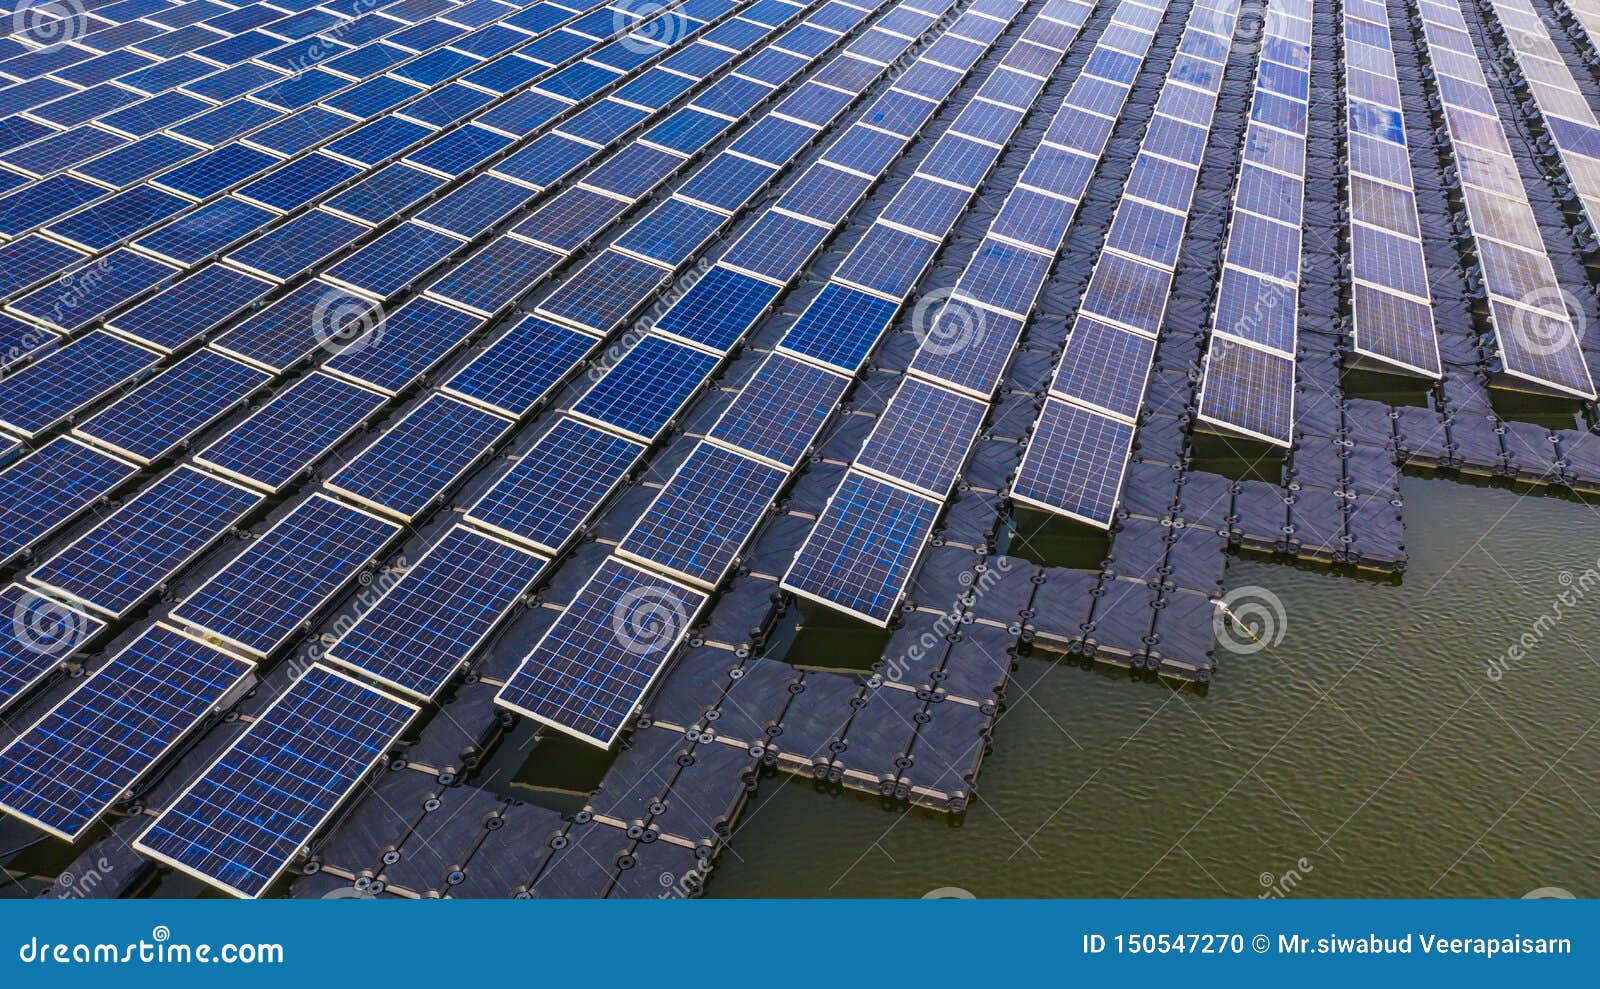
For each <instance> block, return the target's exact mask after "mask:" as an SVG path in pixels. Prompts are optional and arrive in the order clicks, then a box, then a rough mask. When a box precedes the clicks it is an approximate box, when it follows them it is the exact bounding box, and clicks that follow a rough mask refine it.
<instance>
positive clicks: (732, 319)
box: [655, 265, 779, 353]
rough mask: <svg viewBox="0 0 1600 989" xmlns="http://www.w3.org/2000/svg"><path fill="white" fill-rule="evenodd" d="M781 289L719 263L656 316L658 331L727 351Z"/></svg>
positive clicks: (748, 329)
mask: <svg viewBox="0 0 1600 989" xmlns="http://www.w3.org/2000/svg"><path fill="white" fill-rule="evenodd" d="M778 291H779V289H778V287H777V286H776V285H773V284H771V283H769V282H764V281H761V280H759V279H756V278H751V277H750V276H749V275H742V274H740V273H739V272H737V271H732V270H730V269H728V268H724V267H721V266H720V265H719V266H717V267H714V268H712V269H711V270H710V271H708V272H706V274H705V277H703V278H701V279H700V280H699V281H698V282H695V284H694V287H692V288H690V289H689V291H688V292H685V293H684V294H683V296H682V297H681V298H679V299H678V301H677V302H675V303H673V305H672V308H671V309H668V310H667V311H666V312H665V313H663V314H662V316H661V318H660V319H658V320H656V325H655V331H656V332H657V333H662V334H665V335H667V336H673V337H677V338H678V339H680V340H683V341H684V342H686V343H692V344H698V345H699V346H702V347H705V348H707V349H710V350H714V351H717V352H719V353H727V352H728V351H729V350H731V349H732V348H733V345H734V344H736V343H738V342H739V340H740V339H741V338H742V337H743V336H744V335H745V334H746V333H748V332H749V331H750V328H751V327H752V326H753V325H755V321H756V320H757V319H758V318H759V317H760V316H761V314H762V313H764V312H766V311H767V307H768V306H770V305H772V302H773V300H774V299H776V298H777V297H778Z"/></svg>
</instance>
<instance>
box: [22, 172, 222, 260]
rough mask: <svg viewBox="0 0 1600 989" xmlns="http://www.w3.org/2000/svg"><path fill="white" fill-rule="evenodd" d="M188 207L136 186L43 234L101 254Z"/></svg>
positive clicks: (175, 198) (174, 198)
mask: <svg viewBox="0 0 1600 989" xmlns="http://www.w3.org/2000/svg"><path fill="white" fill-rule="evenodd" d="M190 205H191V204H190V203H189V201H188V200H186V199H184V198H182V197H181V196H174V195H172V194H171V193H166V192H162V191H160V190H159V189H154V188H151V187H150V186H146V185H136V186H134V187H133V188H131V189H129V190H127V191H126V192H121V193H118V194H116V195H114V196H112V197H111V198H109V199H102V200H101V201H100V202H98V203H94V204H93V205H90V206H86V207H84V208H83V209H81V210H79V211H78V212H76V213H73V214H72V215H70V216H67V217H65V218H63V219H60V220H57V221H56V222H54V223H52V224H50V226H48V227H46V228H45V232H46V233H48V234H49V235H50V236H52V237H55V238H57V239H58V240H63V241H66V242H67V243H68V244H71V245H72V246H74V247H81V248H83V249H84V250H89V251H101V250H105V249H106V248H108V247H113V246H115V245H117V244H120V243H122V242H124V241H127V240H131V239H132V238H134V237H137V236H138V235H139V234H141V233H143V232H144V231H146V230H148V229H150V228H151V227H153V226H155V225H156V224H158V223H160V222H161V221H162V220H165V219H167V218H169V217H171V216H174V215H176V214H177V213H178V212H180V211H181V210H184V209H187V208H188V207H189V206H190Z"/></svg>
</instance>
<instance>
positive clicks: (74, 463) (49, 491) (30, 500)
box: [0, 439, 138, 561]
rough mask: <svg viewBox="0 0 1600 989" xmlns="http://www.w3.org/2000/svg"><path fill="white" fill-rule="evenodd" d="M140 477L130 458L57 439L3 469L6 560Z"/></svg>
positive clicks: (0, 527)
mask: <svg viewBox="0 0 1600 989" xmlns="http://www.w3.org/2000/svg"><path fill="white" fill-rule="evenodd" d="M136 473H138V468H136V467H134V466H133V465H132V464H130V463H128V462H127V461H125V460H119V459H117V458H116V457H113V456H110V455H109V454H105V453H101V452H100V451H98V450H94V449H90V448H89V447H87V446H84V445H83V444H82V443H77V442H74V441H72V440H69V439H57V440H52V441H51V442H49V443H47V444H45V445H44V446H42V447H40V448H39V449H38V450H35V451H34V452H33V453H30V454H29V455H28V456H26V457H23V458H22V459H21V460H19V461H17V462H16V463H14V464H12V465H11V466H9V467H7V468H6V469H5V470H3V471H0V505H5V506H6V510H5V512H3V513H0V561H9V560H11V559H13V558H15V557H16V555H17V554H18V553H20V552H22V551H23V550H25V549H28V548H29V547H31V546H33V545H34V544H35V543H37V542H38V541H39V540H41V539H43V538H44V537H46V536H48V535H49V534H50V533H52V532H54V531H55V530H56V529H58V528H60V527H61V526H63V525H66V524H67V523H68V522H70V521H71V520H72V519H73V517H74V516H76V515H77V514H78V513H79V512H82V511H83V510H84V509H86V508H88V507H89V506H90V505H92V504H94V503H95V502H97V501H99V500H100V499H101V498H104V497H106V496H107V495H109V494H110V493H111V491H112V490H113V489H114V488H116V487H117V486H118V485H120V484H121V483H122V482H123V481H126V480H127V479H128V478H130V477H132V476H133V475H134V474H136Z"/></svg>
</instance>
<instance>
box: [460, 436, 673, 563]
mask: <svg viewBox="0 0 1600 989" xmlns="http://www.w3.org/2000/svg"><path fill="white" fill-rule="evenodd" d="M643 453H644V446H643V444H640V443H636V442H634V441H633V440H625V439H623V438H622V437H620V436H613V435H611V434H610V433H606V432H603V431H601V430H598V429H595V428H594V427H592V426H587V425H584V424H583V423H580V422H577V421H576V420H573V419H567V418H565V417H563V418H562V419H560V420H559V421H557V423H556V424H555V426H554V427H553V428H552V429H551V430H550V431H549V432H547V433H545V434H544V436H542V437H540V438H539V441H538V442H537V443H535V444H534V445H533V448H532V449H530V450H529V451H528V452H527V453H525V454H523V456H522V458H521V459H520V460H518V461H517V463H516V466H514V467H512V468H511V470H510V471H509V472H507V473H506V475H505V476H504V477H502V478H501V479H500V480H499V481H497V482H496V483H495V485H494V487H492V488H490V489H489V490H488V491H487V492H485V493H484V495H483V497H482V498H479V499H478V501H477V503H476V504H474V505H473V506H472V507H471V508H470V509H468V510H467V516H466V517H467V521H469V522H471V523H473V524H474V525H477V526H478V527H480V528H482V529H485V530H487V531H490V532H494V533H498V534H499V535H502V536H506V537H508V538H511V539H515V540H517V541H519V542H523V543H526V544H528V545H530V546H532V547H534V548H535V549H540V550H543V551H545V552H548V553H551V554H555V553H559V552H560V551H561V550H562V548H563V547H565V546H566V544H567V543H568V542H570V541H571V540H572V538H573V537H574V536H576V535H577V534H578V529H579V527H580V526H582V525H583V524H584V523H585V522H587V521H588V520H589V518H590V517H591V516H593V515H594V513H595V512H597V511H599V509H600V504H601V503H602V502H603V501H605V499H606V498H607V497H608V496H609V495H610V494H611V492H612V491H614V490H616V488H617V485H619V484H620V483H622V479H623V478H624V477H625V476H626V475H627V473H628V471H629V470H631V469H632V468H633V465H634V464H635V463H637V462H638V460H639V457H640V456H641V455H642V454H643Z"/></svg>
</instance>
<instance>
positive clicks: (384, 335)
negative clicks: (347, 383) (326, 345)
mask: <svg viewBox="0 0 1600 989" xmlns="http://www.w3.org/2000/svg"><path fill="white" fill-rule="evenodd" d="M481 325H483V321H482V320H481V319H480V318H479V317H477V316H473V315H470V314H468V313H464V312H461V311H460V310H458V309H455V308H453V307H451V306H446V305H443V304H441V303H438V302H434V301H433V300H432V299H427V298H417V299H412V300H411V301H410V302H407V303H406V304H405V305H404V306H402V307H400V308H399V309H397V310H395V311H394V312H392V313H387V314H384V315H382V316H380V318H379V320H378V322H377V323H376V325H374V326H372V327H371V328H370V329H368V330H367V331H366V333H364V334H363V335H361V336H359V337H357V338H356V339H355V340H354V341H352V342H351V344H350V346H348V347H346V348H345V349H344V350H342V351H340V352H339V354H338V355H337V356H336V357H334V358H333V359H332V360H330V361H328V362H327V363H326V364H324V365H323V368H324V369H325V370H327V371H328V372H329V373H331V374H337V375H339V376H340V377H344V378H348V379H350V380H351V381H356V382H360V383H361V384H364V385H367V386H369V387H371V388H376V389H377V390H379V391H382V392H385V393H387V394H390V395H398V394H399V393H400V392H402V391H405V390H406V389H407V388H409V387H411V385H413V384H415V383H416V382H417V381H418V380H419V379H420V378H421V377H422V376H423V375H424V374H426V373H428V371H429V370H431V369H432V368H433V367H434V365H436V364H438V363H439V362H440V361H441V360H443V359H444V358H445V357H446V356H447V355H448V354H449V353H450V352H451V351H453V350H454V349H455V348H456V347H458V346H460V345H461V343H462V341H464V340H466V338H467V337H468V336H470V335H471V334H472V333H473V332H475V331H476V330H477V329H478V328H479V327H480V326H481Z"/></svg>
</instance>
